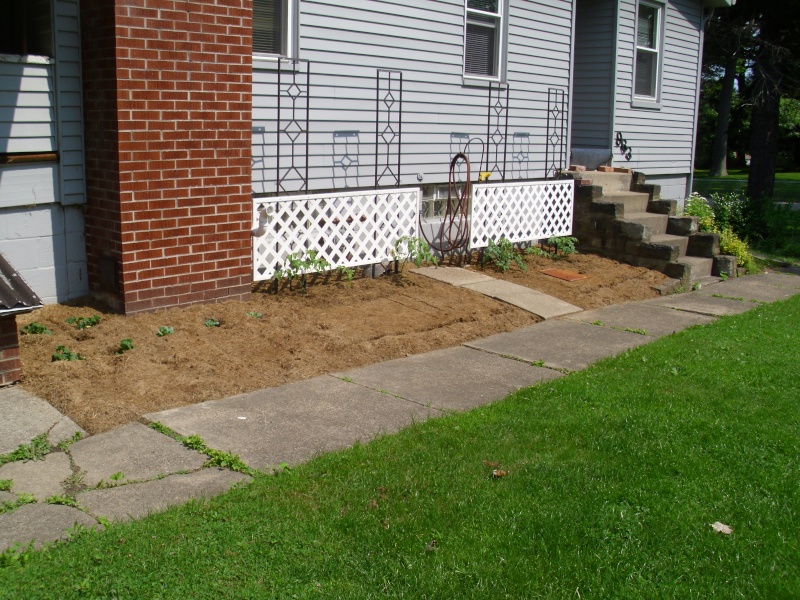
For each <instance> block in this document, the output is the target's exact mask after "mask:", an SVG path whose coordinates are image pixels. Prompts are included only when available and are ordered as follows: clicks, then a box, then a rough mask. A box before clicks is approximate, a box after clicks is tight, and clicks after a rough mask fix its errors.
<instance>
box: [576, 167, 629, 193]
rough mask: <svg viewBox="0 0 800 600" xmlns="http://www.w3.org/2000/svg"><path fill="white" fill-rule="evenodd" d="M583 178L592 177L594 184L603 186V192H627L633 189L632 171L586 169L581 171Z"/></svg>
mask: <svg viewBox="0 0 800 600" xmlns="http://www.w3.org/2000/svg"><path fill="white" fill-rule="evenodd" d="M581 177H582V178H583V179H591V180H592V185H599V186H602V187H603V193H604V194H608V193H610V192H627V191H628V190H630V189H631V174H630V173H605V172H601V171H585V172H583V173H581Z"/></svg>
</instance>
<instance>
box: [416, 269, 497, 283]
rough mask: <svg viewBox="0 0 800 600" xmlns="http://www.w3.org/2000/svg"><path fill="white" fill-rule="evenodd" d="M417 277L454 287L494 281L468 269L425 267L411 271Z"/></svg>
mask: <svg viewBox="0 0 800 600" xmlns="http://www.w3.org/2000/svg"><path fill="white" fill-rule="evenodd" d="M411 272H412V273H416V274H418V275H423V276H425V277H430V278H431V279H435V280H436V281H441V282H442V283H447V284H450V285H453V286H455V287H461V286H464V285H469V284H471V283H479V282H482V281H494V278H493V277H489V276H488V275H484V274H483V273H478V272H477V271H471V270H469V269H462V268H460V267H425V268H423V269H414V270H413V271H411Z"/></svg>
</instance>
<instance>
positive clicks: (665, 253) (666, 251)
mask: <svg viewBox="0 0 800 600" xmlns="http://www.w3.org/2000/svg"><path fill="white" fill-rule="evenodd" d="M688 244H689V238H686V237H683V236H679V235H670V234H668V233H660V234H657V235H652V236H650V240H649V241H646V242H641V243H640V244H639V247H638V254H639V256H641V257H642V258H649V259H655V260H663V261H666V262H675V261H677V260H678V259H679V258H681V257H683V256H686V247H687V246H688Z"/></svg>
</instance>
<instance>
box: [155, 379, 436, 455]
mask: <svg viewBox="0 0 800 600" xmlns="http://www.w3.org/2000/svg"><path fill="white" fill-rule="evenodd" d="M436 414H439V413H438V411H435V410H433V409H428V408H425V407H423V406H420V405H419V404H416V403H414V402H409V401H407V400H401V399H398V398H393V397H392V396H389V395H386V394H381V393H379V392H376V391H373V390H369V389H367V388H364V387H362V386H359V385H355V384H353V383H347V382H344V381H341V380H339V379H336V378H334V377H330V376H328V375H325V376H322V377H316V378H314V379H308V380H306V381H301V382H299V383H293V384H289V385H284V386H281V387H276V388H268V389H265V390H259V391H256V392H252V393H249V394H243V395H241V396H234V397H233V398H227V399H225V400H214V401H211V402H204V403H202V404H195V405H193V406H186V407H182V408H173V409H170V410H165V411H162V412H159V413H151V414H149V415H145V418H147V419H150V420H152V421H160V422H162V423H164V424H165V425H167V426H168V427H171V428H172V429H174V430H175V431H178V432H179V433H181V434H183V435H190V434H197V435H200V436H201V437H202V438H203V439H204V440H205V441H206V443H207V444H208V445H209V446H210V447H212V448H216V449H218V450H224V451H228V452H234V453H236V454H239V455H240V456H241V457H242V459H243V460H244V461H245V462H246V463H247V464H248V465H249V466H251V467H254V468H257V469H261V468H266V467H275V466H277V465H279V464H281V463H283V462H286V463H289V464H297V463H300V462H303V461H306V460H309V459H310V458H313V457H314V456H315V455H317V454H320V453H322V452H329V451H331V450H337V449H340V448H346V447H348V446H350V445H352V444H354V443H355V442H357V441H366V440H369V439H371V438H373V437H375V435H377V434H379V433H384V432H386V433H388V432H393V431H397V430H399V429H401V428H402V427H405V426H406V425H409V424H410V423H411V422H413V421H421V420H424V419H426V418H427V417H428V416H430V415H436Z"/></svg>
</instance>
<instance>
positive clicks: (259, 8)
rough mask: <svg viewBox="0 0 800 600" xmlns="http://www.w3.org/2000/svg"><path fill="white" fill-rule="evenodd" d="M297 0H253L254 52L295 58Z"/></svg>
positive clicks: (298, 0) (297, 15) (274, 56)
mask: <svg viewBox="0 0 800 600" xmlns="http://www.w3.org/2000/svg"><path fill="white" fill-rule="evenodd" d="M299 4H300V0H253V53H255V54H256V55H265V56H263V57H264V58H276V57H284V58H295V57H296V56H297V38H298V33H299V30H298V22H299Z"/></svg>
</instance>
